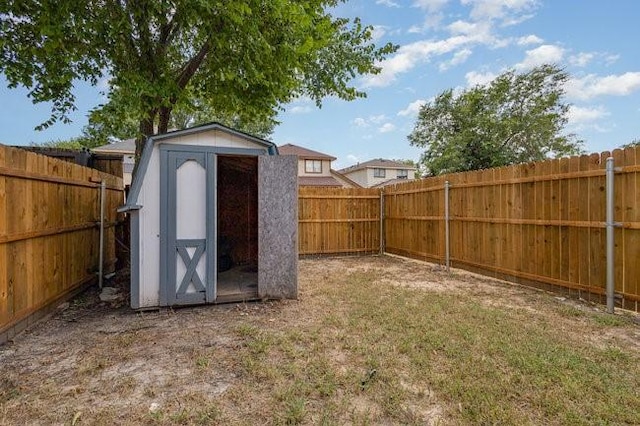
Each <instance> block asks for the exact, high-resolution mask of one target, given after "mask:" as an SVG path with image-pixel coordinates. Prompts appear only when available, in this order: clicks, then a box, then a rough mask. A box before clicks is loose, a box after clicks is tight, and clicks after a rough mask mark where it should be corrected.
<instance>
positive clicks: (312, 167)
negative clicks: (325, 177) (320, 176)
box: [304, 160, 322, 173]
mask: <svg viewBox="0 0 640 426" xmlns="http://www.w3.org/2000/svg"><path fill="white" fill-rule="evenodd" d="M304 171H305V172H306V173H322V161H320V160H304Z"/></svg>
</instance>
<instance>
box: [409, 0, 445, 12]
mask: <svg viewBox="0 0 640 426" xmlns="http://www.w3.org/2000/svg"><path fill="white" fill-rule="evenodd" d="M448 2H449V0H415V1H414V2H413V6H414V7H419V8H420V9H424V10H426V11H428V12H431V13H433V12H437V11H438V10H440V9H442V8H443V7H444V6H445V5H446V4H447V3H448Z"/></svg>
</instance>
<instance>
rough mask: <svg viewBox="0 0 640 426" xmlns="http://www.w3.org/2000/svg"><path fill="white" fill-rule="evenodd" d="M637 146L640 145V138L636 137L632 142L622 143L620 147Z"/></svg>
mask: <svg viewBox="0 0 640 426" xmlns="http://www.w3.org/2000/svg"><path fill="white" fill-rule="evenodd" d="M636 146H640V138H636V139H634V140H632V141H631V142H629V143H626V144H624V145H622V146H621V147H620V148H622V149H625V148H634V147H636Z"/></svg>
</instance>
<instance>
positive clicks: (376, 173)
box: [373, 169, 385, 178]
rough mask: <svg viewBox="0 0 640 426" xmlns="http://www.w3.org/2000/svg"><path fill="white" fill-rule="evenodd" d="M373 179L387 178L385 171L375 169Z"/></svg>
mask: <svg viewBox="0 0 640 426" xmlns="http://www.w3.org/2000/svg"><path fill="white" fill-rule="evenodd" d="M373 177H377V178H383V177H385V169H373Z"/></svg>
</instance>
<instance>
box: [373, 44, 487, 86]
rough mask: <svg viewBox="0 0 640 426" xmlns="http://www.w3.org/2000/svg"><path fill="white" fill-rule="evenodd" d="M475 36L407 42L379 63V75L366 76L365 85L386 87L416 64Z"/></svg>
mask: <svg viewBox="0 0 640 426" xmlns="http://www.w3.org/2000/svg"><path fill="white" fill-rule="evenodd" d="M475 40H476V39H475V36H454V37H449V38H447V39H444V40H436V41H434V40H421V41H417V42H414V43H410V44H406V45H404V46H401V47H400V49H398V52H397V53H396V54H395V55H394V56H392V57H391V58H389V59H387V60H385V61H383V62H382V63H380V64H379V65H380V66H381V67H382V71H381V72H380V73H379V74H377V75H369V76H366V77H364V79H363V85H364V87H384V86H388V85H390V84H391V83H393V82H394V81H395V80H396V78H397V75H398V74H402V73H406V72H408V71H411V70H412V69H413V68H414V67H415V66H416V65H418V64H419V63H423V62H428V61H429V59H430V58H431V57H433V56H435V55H443V54H446V53H450V52H452V51H454V50H456V49H458V48H461V47H462V46H464V45H467V44H469V43H472V42H474V41H475Z"/></svg>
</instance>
